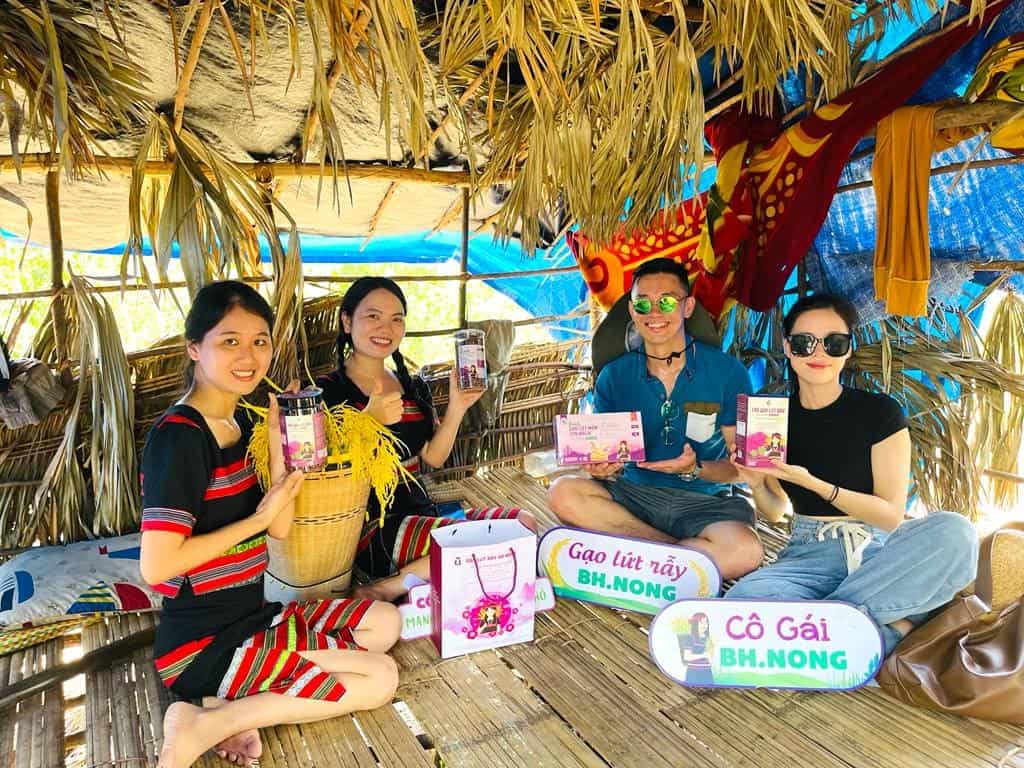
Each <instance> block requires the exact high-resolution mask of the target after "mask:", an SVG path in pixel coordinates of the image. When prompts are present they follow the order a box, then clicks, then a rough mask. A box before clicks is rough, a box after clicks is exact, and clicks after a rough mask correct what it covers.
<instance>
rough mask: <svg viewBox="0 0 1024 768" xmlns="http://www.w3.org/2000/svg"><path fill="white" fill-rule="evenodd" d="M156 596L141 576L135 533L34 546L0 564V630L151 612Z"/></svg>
mask: <svg viewBox="0 0 1024 768" xmlns="http://www.w3.org/2000/svg"><path fill="white" fill-rule="evenodd" d="M160 599H161V597H160V595H159V594H158V593H156V592H154V591H153V590H152V589H150V588H149V586H148V585H147V584H146V583H145V582H144V581H143V580H142V575H141V574H140V572H139V534H137V533H133V534H129V535H127V536H118V537H117V538H113V539H97V540H94V541H80V542H78V543H76V544H69V545H68V546H66V547H34V548H33V549H30V550H28V551H27V552H22V553H21V554H20V555H17V556H15V557H14V558H12V559H11V560H8V561H7V562H6V563H4V564H2V565H0V627H16V626H19V625H34V624H45V623H47V622H51V621H60V620H62V619H67V618H68V616H74V615H80V614H88V613H100V612H116V611H152V610H156V609H157V608H159V607H160Z"/></svg>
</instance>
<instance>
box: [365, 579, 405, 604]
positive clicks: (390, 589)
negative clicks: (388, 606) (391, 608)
mask: <svg viewBox="0 0 1024 768" xmlns="http://www.w3.org/2000/svg"><path fill="white" fill-rule="evenodd" d="M404 578H405V577H404V576H403V575H402V574H401V573H399V574H396V575H394V576H388V577H387V578H386V579H380V580H379V581H375V582H373V583H372V584H363V585H362V586H359V587H356V588H355V589H353V590H352V597H353V598H354V599H356V600H382V601H383V602H385V603H391V602H394V601H395V600H397V599H398V598H400V597H404V596H405V595H406V594H407V593H408V590H407V589H406V588H405V584H403V583H402V580H403V579H404Z"/></svg>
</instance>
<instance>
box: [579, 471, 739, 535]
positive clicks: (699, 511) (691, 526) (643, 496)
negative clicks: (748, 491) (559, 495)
mask: <svg viewBox="0 0 1024 768" xmlns="http://www.w3.org/2000/svg"><path fill="white" fill-rule="evenodd" d="M598 482H599V483H601V485H602V486H604V488H605V490H607V491H608V493H610V494H611V497H612V501H614V502H615V503H616V504H619V505H621V506H623V507H625V508H626V509H627V510H628V511H629V513H630V514H631V515H633V516H634V517H636V518H638V519H640V520H643V521H644V522H645V523H647V524H648V525H650V526H651V527H653V528H657V529H658V530H659V531H663V532H664V533H667V534H668V535H669V536H672V537H674V538H677V539H692V538H694V537H695V536H698V535H700V532H701V531H703V530H704V529H705V528H707V527H708V526H709V525H711V524H712V523H722V522H726V521H730V520H732V521H736V522H739V523H743V524H744V525H749V526H751V527H753V526H754V508H753V507H752V506H751V505H750V504H749V503H748V502H747V501H746V499H744V498H742V497H740V496H709V495H708V494H706V493H697V492H696V491H686V490H683V489H682V488H663V487H661V486H657V485H641V484H640V483H631V482H629V481H628V480H622V479H619V480H599V481H598Z"/></svg>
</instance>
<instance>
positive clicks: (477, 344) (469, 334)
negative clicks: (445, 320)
mask: <svg viewBox="0 0 1024 768" xmlns="http://www.w3.org/2000/svg"><path fill="white" fill-rule="evenodd" d="M455 370H456V373H457V378H458V382H459V389H463V390H466V389H484V388H485V387H486V386H487V357H486V355H484V332H483V331H481V330H478V329H476V328H467V329H466V330H464V331H457V332H456V333H455Z"/></svg>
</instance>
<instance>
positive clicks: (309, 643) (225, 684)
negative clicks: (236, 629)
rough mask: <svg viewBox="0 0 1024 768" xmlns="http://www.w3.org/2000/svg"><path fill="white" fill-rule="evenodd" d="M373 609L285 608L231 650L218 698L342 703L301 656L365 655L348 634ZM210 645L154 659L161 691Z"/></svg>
mask: <svg viewBox="0 0 1024 768" xmlns="http://www.w3.org/2000/svg"><path fill="white" fill-rule="evenodd" d="M372 604H373V601H372V600H316V601H310V602H304V603H289V604H288V605H286V606H285V607H284V609H283V610H282V611H281V612H280V613H279V614H277V616H275V617H274V618H273V619H272V620H271V623H270V626H269V627H268V628H267V629H265V630H263V631H262V632H259V633H257V634H255V635H253V636H252V637H250V638H249V639H248V640H246V641H245V642H244V643H242V645H241V646H239V647H238V648H237V649H236V650H235V652H234V656H233V657H232V659H231V664H230V666H229V667H228V670H227V672H226V673H225V674H224V677H223V678H222V679H221V682H220V686H219V688H218V690H217V697H218V698H222V699H240V698H243V697H245V696H253V695H255V694H257V693H265V692H270V693H279V694H282V695H284V696H295V697H298V698H303V699H323V700H326V701H338V700H340V699H341V697H342V696H343V695H344V694H345V686H344V685H342V683H341V682H340V681H339V680H338V679H336V678H335V677H333V676H332V675H330V674H329V673H327V672H325V671H324V670H322V669H321V668H320V667H318V666H317V665H316V664H314V663H313V662H312V661H309V660H308V659H306V658H304V657H303V656H302V655H301V653H300V652H301V651H323V650H328V649H332V648H340V649H347V650H364V649H363V648H361V647H360V646H359V644H358V643H356V641H355V638H354V636H353V634H352V632H353V630H354V629H355V628H356V627H357V626H358V625H359V622H360V621H362V619H363V617H364V616H365V615H366V611H367V610H369V608H370V606H371V605H372ZM212 640H213V638H212V637H210V638H203V639H201V640H197V641H194V642H192V643H188V644H187V645H184V646H182V647H181V648H178V649H176V650H174V651H172V652H170V653H167V654H164V655H163V656H161V657H159V658H158V659H156V668H157V671H158V672H159V673H160V677H161V679H162V680H163V683H164V685H165V686H167V687H170V686H171V685H173V684H174V681H175V680H176V679H177V677H178V676H179V675H180V674H181V673H182V672H183V671H184V670H185V669H186V668H187V666H188V664H189V663H190V662H191V661H193V660H194V659H195V658H196V657H197V656H198V655H199V653H201V652H202V650H203V648H205V647H206V646H207V645H209V644H210V642H211V641H212Z"/></svg>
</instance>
